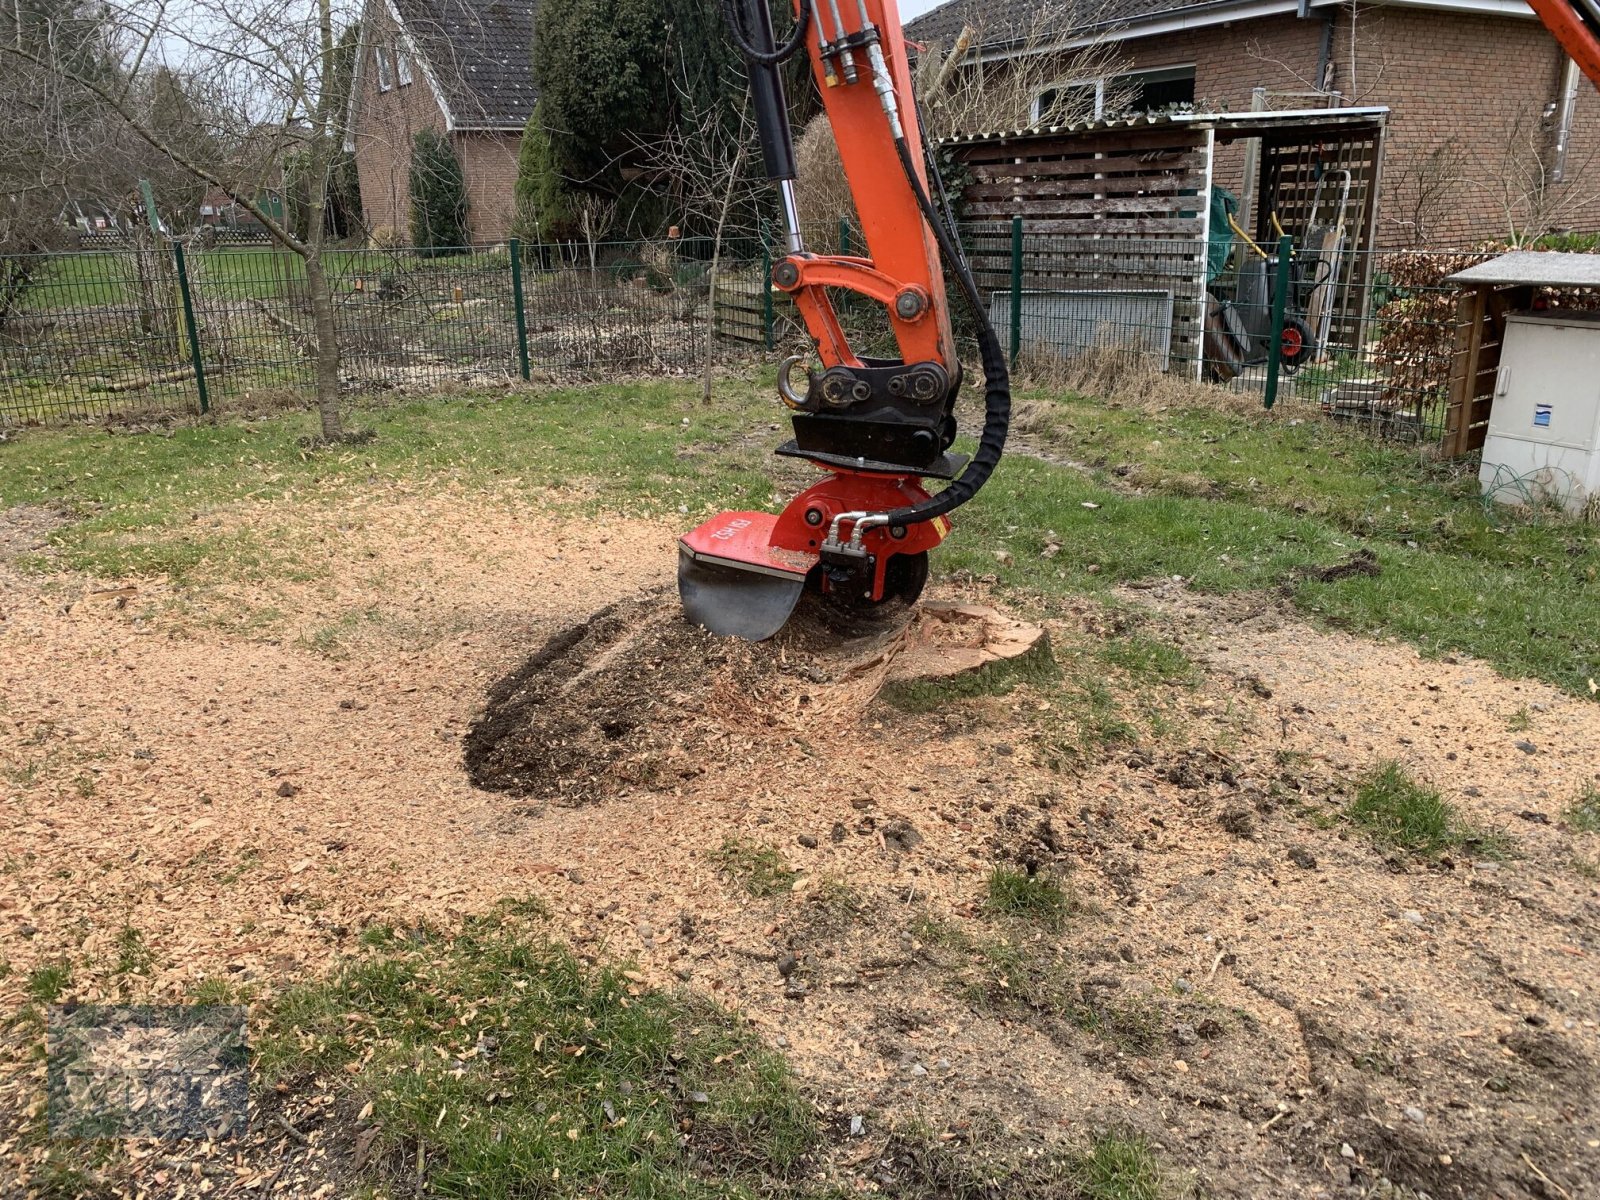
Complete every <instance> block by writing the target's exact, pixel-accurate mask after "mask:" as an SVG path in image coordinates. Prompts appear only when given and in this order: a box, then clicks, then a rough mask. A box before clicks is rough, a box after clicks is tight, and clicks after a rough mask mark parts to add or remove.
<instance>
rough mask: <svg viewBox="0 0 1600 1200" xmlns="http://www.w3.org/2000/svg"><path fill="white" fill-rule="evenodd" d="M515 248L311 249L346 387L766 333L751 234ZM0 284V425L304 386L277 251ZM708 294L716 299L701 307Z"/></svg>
mask: <svg viewBox="0 0 1600 1200" xmlns="http://www.w3.org/2000/svg"><path fill="white" fill-rule="evenodd" d="M712 249H713V247H712V245H711V243H710V241H709V240H708V239H675V240H672V241H660V242H629V243H602V244H596V245H593V246H591V245H587V244H583V243H569V244H563V245H537V246H533V245H521V244H519V243H515V242H513V243H512V244H510V245H506V246H497V247H492V248H472V249H467V250H463V251H459V252H451V253H439V252H438V251H425V250H415V249H385V250H379V249H364V250H333V251H327V252H325V254H324V256H323V258H324V263H325V267H326V270H327V273H328V276H329V279H330V283H331V288H332V293H333V303H334V321H335V326H336V328H337V330H338V341H339V349H340V357H341V376H342V380H343V383H344V385H345V386H346V387H347V388H349V389H351V390H354V391H362V390H380V389H389V388H407V387H409V388H425V387H437V386H440V385H442V384H446V383H458V382H464V383H484V382H491V381H505V380H514V379H517V378H523V379H534V380H546V381H551V382H560V381H575V382H576V381H583V380H593V379H604V378H613V377H618V376H638V375H644V374H681V373H687V372H690V371H693V370H697V369H698V368H699V366H700V365H701V364H702V362H703V355H704V354H705V353H706V350H707V342H706V339H707V337H708V336H711V337H713V338H715V343H714V345H713V353H715V354H716V355H717V356H718V357H719V358H720V359H723V360H732V359H735V358H737V357H740V356H744V355H748V354H749V353H751V352H752V351H754V350H755V349H756V348H757V347H766V346H769V345H770V344H772V342H773V340H774V338H775V336H776V330H777V327H778V324H779V316H778V311H777V309H776V307H775V305H774V302H773V298H772V297H771V295H770V294H769V293H768V290H767V288H766V287H765V280H766V278H767V276H768V274H769V273H770V256H769V255H768V253H767V251H766V249H765V247H764V245H763V244H762V242H761V240H760V239H757V238H738V239H734V240H732V241H727V242H725V243H724V245H723V248H722V254H721V256H720V261H719V266H718V279H717V284H716V289H715V293H716V299H715V302H714V304H713V301H712V288H711V280H710V264H711V258H712ZM7 261H8V263H9V264H11V268H12V269H11V272H10V277H11V278H16V279H18V280H20V286H17V287H14V288H12V289H10V290H9V291H7V292H6V293H5V294H4V295H0V424H43V423H52V422H58V421H69V420H75V419H85V418H105V417H112V416H128V415H134V414H161V413H195V412H205V411H209V410H211V409H213V408H215V409H217V410H219V411H226V410H227V408H228V407H229V405H230V404H233V405H238V404H239V403H240V402H250V401H262V400H270V399H272V398H273V397H275V396H283V395H288V394H291V393H292V394H294V395H296V396H302V395H304V394H306V393H308V392H309V391H310V389H311V388H312V386H313V381H314V374H315V345H316V342H315V336H314V330H313V328H312V316H311V303H310V294H309V292H308V289H307V285H306V272H305V262H304V260H303V259H301V258H300V257H299V256H298V255H295V254H292V253H289V252H286V251H282V250H278V249H275V248H271V247H232V248H219V249H203V248H185V247H183V246H181V245H159V246H155V247H137V246H124V247H119V248H115V249H107V250H93V251H80V252H75V253H70V254H56V255H43V256H37V257H18V256H13V257H11V258H10V259H8V260H7ZM713 308H714V311H712V310H713Z"/></svg>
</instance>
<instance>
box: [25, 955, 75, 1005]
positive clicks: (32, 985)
mask: <svg viewBox="0 0 1600 1200" xmlns="http://www.w3.org/2000/svg"><path fill="white" fill-rule="evenodd" d="M71 986H72V964H71V963H69V962H55V963H46V964H45V965H44V966H42V967H35V968H34V969H33V971H32V973H31V974H29V976H28V995H29V997H30V998H31V999H32V1000H33V1001H34V1002H35V1003H36V1004H54V1003H55V1002H56V1001H57V1000H59V999H61V996H62V994H63V993H64V992H65V991H66V990H67V989H68V988H69V987H71Z"/></svg>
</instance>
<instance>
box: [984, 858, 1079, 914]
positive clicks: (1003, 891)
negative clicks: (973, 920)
mask: <svg viewBox="0 0 1600 1200" xmlns="http://www.w3.org/2000/svg"><path fill="white" fill-rule="evenodd" d="M984 907H985V909H986V910H987V911H989V912H990V913H993V914H995V915H997V916H1008V917H1022V918H1023V919H1025V920H1028V921H1032V922H1034V923H1036V924H1039V925H1043V926H1044V927H1045V928H1046V929H1052V930H1055V929H1060V928H1061V927H1062V926H1063V925H1065V924H1066V921H1067V918H1068V917H1069V916H1071V915H1072V914H1073V913H1074V912H1076V911H1077V910H1078V906H1077V903H1076V902H1075V901H1074V900H1073V899H1072V897H1071V896H1069V895H1068V894H1067V893H1066V892H1065V891H1063V890H1062V887H1061V885H1060V884H1058V883H1057V882H1056V881H1055V880H1053V879H1049V878H1046V877H1045V876H1043V875H1028V874H1026V873H1024V872H1022V871H1014V870H1012V869H1011V868H1009V867H998V866H997V867H995V868H994V869H993V870H992V871H990V872H989V883H988V897H987V899H986V900H985V902H984Z"/></svg>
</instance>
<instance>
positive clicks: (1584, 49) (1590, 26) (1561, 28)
mask: <svg viewBox="0 0 1600 1200" xmlns="http://www.w3.org/2000/svg"><path fill="white" fill-rule="evenodd" d="M1528 7H1529V8H1531V9H1533V11H1534V13H1535V15H1537V16H1538V18H1539V20H1541V21H1543V22H1544V25H1545V28H1546V29H1548V30H1549V31H1550V32H1551V33H1552V34H1554V35H1555V39H1556V41H1558V42H1560V43H1561V48H1562V49H1563V50H1565V51H1566V52H1567V57H1569V58H1570V59H1572V61H1573V62H1575V63H1577V64H1578V70H1580V71H1582V72H1583V73H1584V74H1585V75H1587V76H1588V77H1589V82H1590V83H1592V84H1594V85H1595V87H1596V88H1600V0H1528Z"/></svg>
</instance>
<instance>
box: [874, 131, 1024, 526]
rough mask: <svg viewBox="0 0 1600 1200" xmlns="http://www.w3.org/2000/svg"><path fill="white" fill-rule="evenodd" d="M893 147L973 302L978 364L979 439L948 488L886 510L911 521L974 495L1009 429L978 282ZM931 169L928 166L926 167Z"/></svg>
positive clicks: (1000, 367) (906, 158) (901, 147)
mask: <svg viewBox="0 0 1600 1200" xmlns="http://www.w3.org/2000/svg"><path fill="white" fill-rule="evenodd" d="M894 148H895V152H896V153H897V154H898V155H899V156H900V169H901V170H903V171H904V172H905V175H906V182H907V183H908V184H910V185H911V191H912V192H913V193H914V194H915V195H916V197H917V207H918V208H920V209H921V210H922V216H923V219H924V220H926V221H927V222H928V225H929V227H930V228H931V229H932V230H933V236H934V240H935V241H937V242H938V243H939V252H940V254H942V255H943V256H944V259H945V262H946V263H947V264H949V267H950V272H951V274H953V275H954V276H955V277H956V281H957V282H958V283H960V285H961V291H962V293H963V294H964V295H965V296H966V298H967V303H968V304H970V305H971V306H972V315H973V316H974V317H975V318H977V322H978V356H979V358H980V359H981V360H982V362H983V382H984V391H983V433H982V434H981V435H980V436H979V438H978V452H977V453H976V454H974V455H973V456H972V461H971V462H969V463H968V464H967V466H966V469H965V470H963V471H962V472H961V474H960V475H958V476H957V477H956V478H955V479H954V480H952V481H951V483H950V486H949V487H947V488H945V489H944V490H943V491H941V492H938V493H937V494H935V495H933V496H930V497H928V499H926V500H924V501H923V502H922V503H921V504H913V505H912V506H911V507H910V508H897V509H895V510H894V511H893V512H891V513H889V514H888V517H889V524H890V525H915V524H916V523H917V522H919V521H931V520H933V518H935V517H942V516H944V514H945V513H947V512H950V511H952V510H954V509H957V508H960V507H961V506H962V505H963V504H965V503H966V502H967V501H968V500H971V499H972V498H973V497H974V496H976V495H977V494H978V489H979V488H981V487H983V485H984V484H985V483H987V482H989V476H990V475H992V474H994V469H995V467H997V466H999V465H1000V456H1001V455H1002V454H1003V453H1004V452H1005V448H1006V433H1007V432H1008V431H1009V430H1010V428H1011V372H1010V371H1008V370H1007V369H1006V356H1005V352H1004V351H1003V350H1001V348H1000V336H999V335H998V334H997V333H995V331H994V326H993V325H991V324H990V323H989V314H988V312H987V311H985V309H984V307H983V297H982V296H980V295H979V294H978V283H977V281H976V280H975V279H973V278H972V269H971V268H970V267H969V266H968V265H967V258H966V255H964V254H963V253H962V252H961V247H960V246H959V245H958V244H957V243H956V240H955V234H954V233H953V232H952V231H951V230H950V228H949V227H948V226H947V225H946V224H945V222H944V219H943V217H942V216H941V214H940V213H939V212H937V211H936V210H935V209H934V207H933V201H932V200H930V199H929V198H928V191H927V189H926V188H924V187H923V186H922V180H921V179H920V178H919V177H918V176H917V169H916V166H915V164H913V163H912V161H911V149H910V147H909V146H907V145H906V140H905V138H904V137H899V138H896V139H895V143H894ZM933 169H934V168H933V167H931V166H930V167H929V170H933ZM1011 319H1012V320H1013V321H1015V320H1016V319H1017V314H1016V313H1012V314H1011Z"/></svg>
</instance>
